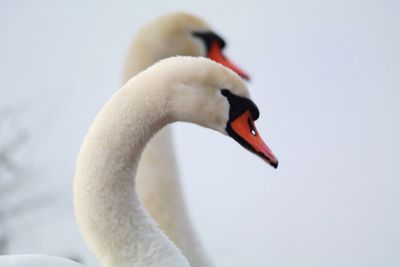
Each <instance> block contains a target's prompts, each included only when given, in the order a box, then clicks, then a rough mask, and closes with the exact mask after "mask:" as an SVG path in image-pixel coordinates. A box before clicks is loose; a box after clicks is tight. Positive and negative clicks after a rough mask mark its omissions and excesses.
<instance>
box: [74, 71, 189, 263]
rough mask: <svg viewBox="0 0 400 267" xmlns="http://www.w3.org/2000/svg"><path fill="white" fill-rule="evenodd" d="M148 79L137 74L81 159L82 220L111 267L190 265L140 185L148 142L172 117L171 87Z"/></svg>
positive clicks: (105, 113) (100, 119) (78, 197)
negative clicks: (143, 199)
mask: <svg viewBox="0 0 400 267" xmlns="http://www.w3.org/2000/svg"><path fill="white" fill-rule="evenodd" d="M145 76H146V75H145ZM148 78H149V77H147V76H146V77H143V75H138V76H136V77H135V78H134V79H133V80H135V82H133V80H131V81H130V82H128V83H127V84H126V85H125V86H124V87H123V88H122V89H120V90H119V91H118V92H117V93H116V94H115V95H114V96H113V97H112V98H111V100H110V101H109V102H108V103H107V104H106V105H105V106H104V107H103V109H102V111H101V112H100V113H99V115H98V116H97V117H96V119H95V122H94V123H93V125H92V127H91V128H90V130H89V132H88V134H87V136H86V138H85V140H84V143H83V145H82V147H81V151H80V154H79V157H78V160H77V166H76V174H75V179H74V202H75V203H74V204H75V212H76V216H77V220H78V223H79V226H80V228H81V231H82V234H83V236H84V237H85V239H86V242H87V243H88V245H89V247H90V248H91V249H92V250H93V251H94V252H95V254H96V256H97V257H98V259H99V260H100V262H101V263H102V264H103V265H104V266H105V267H125V266H130V267H133V266H154V267H155V266H160V267H161V266H164V267H166V266H171V267H178V266H189V264H188V263H187V260H186V259H185V258H184V257H183V256H182V254H181V253H180V251H179V250H178V249H177V248H176V247H175V245H173V244H172V242H171V241H170V240H169V239H168V238H167V237H166V236H165V235H164V234H163V233H162V232H161V231H160V230H159V229H158V228H157V227H156V226H155V224H154V222H153V221H152V219H151V218H150V217H149V216H148V214H147V213H146V212H145V211H144V209H143V207H142V205H141V204H140V202H139V200H138V196H137V193H136V190H135V179H134V178H133V177H135V175H136V169H137V165H138V161H139V158H140V155H141V153H142V151H143V148H144V146H145V144H146V143H147V141H148V140H149V139H150V138H151V136H152V135H153V134H155V133H156V132H157V131H158V130H159V129H160V128H162V127H163V126H164V125H166V124H167V123H169V122H171V121H172V118H171V117H170V115H169V105H168V103H167V102H166V101H167V99H168V96H166V95H165V94H166V93H167V92H166V90H160V88H157V86H153V87H148V86H147V84H146V82H145V81H146V80H149V79H148ZM164 86H165V85H164ZM150 91H152V92H150Z"/></svg>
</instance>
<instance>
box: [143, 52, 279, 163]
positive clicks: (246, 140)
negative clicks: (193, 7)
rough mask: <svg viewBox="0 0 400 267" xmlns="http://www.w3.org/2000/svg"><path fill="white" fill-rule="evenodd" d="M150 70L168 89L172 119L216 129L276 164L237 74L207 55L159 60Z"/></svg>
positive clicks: (248, 94)
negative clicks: (256, 125) (257, 126)
mask: <svg viewBox="0 0 400 267" xmlns="http://www.w3.org/2000/svg"><path fill="white" fill-rule="evenodd" d="M150 69H152V70H153V71H156V72H157V73H154V72H153V71H148V72H147V73H148V75H151V77H157V81H158V82H159V83H161V84H160V86H163V87H167V88H168V89H169V90H167V91H168V93H167V96H166V98H167V103H168V104H167V106H168V108H167V110H169V111H170V115H171V117H172V120H173V121H187V122H193V123H195V124H198V125H201V126H204V127H207V128H211V129H214V130H216V131H219V132H220V133H222V134H224V135H228V136H230V137H232V138H233V139H234V140H235V141H237V142H238V143H239V144H240V145H242V146H243V147H245V148H246V149H248V150H249V151H251V152H253V153H255V154H256V155H258V156H260V157H261V158H262V159H264V160H265V161H267V162H268V163H269V164H270V165H271V166H273V167H275V168H276V167H277V166H278V160H277V158H276V157H275V156H274V154H273V153H272V151H271V150H270V149H269V147H268V146H267V145H266V144H265V143H264V141H263V139H262V138H261V136H260V134H259V133H258V131H257V129H256V127H255V123H254V122H255V121H256V120H257V119H258V117H259V116H260V112H259V110H258V108H257V106H256V104H255V103H254V102H253V101H252V100H251V97H250V93H249V90H248V88H247V86H246V84H245V82H244V81H243V79H242V78H240V76H239V75H238V74H237V73H235V72H233V71H232V70H231V69H229V68H226V67H225V66H223V65H221V64H219V63H216V62H215V61H213V60H210V59H207V58H201V57H182V56H178V57H173V58H168V59H164V60H161V61H160V62H159V63H156V64H155V65H154V66H153V67H151V68H150ZM150 69H149V70H150ZM161 69H162V70H161ZM156 75H157V76H156ZM153 80H155V79H154V78H153ZM166 85H167V86H166Z"/></svg>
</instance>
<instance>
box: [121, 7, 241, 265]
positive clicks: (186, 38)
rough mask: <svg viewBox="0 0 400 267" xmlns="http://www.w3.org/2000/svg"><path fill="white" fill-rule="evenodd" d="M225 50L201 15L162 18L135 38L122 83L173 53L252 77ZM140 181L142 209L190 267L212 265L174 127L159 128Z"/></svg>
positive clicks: (144, 157) (143, 162)
mask: <svg viewBox="0 0 400 267" xmlns="http://www.w3.org/2000/svg"><path fill="white" fill-rule="evenodd" d="M224 46H225V41H224V40H223V39H222V38H221V37H220V36H219V35H218V34H216V33H215V32H214V31H213V30H212V29H211V28H210V27H209V26H208V25H207V24H206V22H204V21H203V20H202V19H200V18H199V17H197V16H194V15H192V14H188V13H184V12H178V13H172V14H167V15H164V16H161V17H159V18H157V19H155V20H153V21H151V22H149V23H148V24H146V25H145V26H143V27H142V28H141V29H140V30H139V31H138V33H137V34H136V36H135V38H134V41H133V43H132V45H131V47H130V49H129V52H128V55H127V59H126V63H125V67H124V73H123V82H124V83H126V82H127V81H128V80H129V79H130V78H131V77H133V76H134V75H135V74H137V73H138V72H139V71H142V70H144V69H145V68H147V67H149V66H150V65H152V64H154V63H156V62H157V61H159V60H161V59H163V58H167V57H169V56H175V55H189V56H205V57H209V58H211V59H213V60H215V61H217V62H219V63H221V64H223V65H225V66H226V67H228V68H230V69H232V70H234V71H235V72H236V73H238V74H239V75H240V76H241V77H242V78H244V79H249V76H248V75H247V74H246V73H245V72H244V71H243V70H241V69H240V68H239V67H237V66H236V65H235V64H233V63H232V62H231V61H230V60H229V59H228V58H227V57H225V56H224V55H223V54H222V50H223V48H224ZM136 180H137V191H138V193H139V198H140V200H141V201H142V203H143V205H144V207H145V208H146V209H147V210H148V211H149V213H150V215H151V217H152V218H153V219H154V220H155V221H156V222H157V224H158V225H159V227H160V228H161V229H162V230H163V231H164V232H165V233H166V234H167V236H168V237H169V238H170V239H171V240H172V241H173V242H174V243H175V245H176V246H177V247H178V248H179V249H181V250H182V253H183V254H184V255H185V257H187V258H188V260H189V262H190V264H191V265H192V266H193V267H204V266H212V264H211V262H210V260H209V258H208V256H207V255H206V253H205V252H204V251H203V248H202V246H201V243H200V241H199V239H198V237H197V234H196V232H195V230H194V228H193V226H192V223H191V220H190V217H189V214H188V212H187V209H186V206H185V201H184V196H183V194H182V190H181V184H180V179H179V173H178V168H177V163H176V157H175V153H174V149H173V142H172V131H171V128H170V127H168V126H167V127H165V128H163V129H162V130H160V131H159V132H158V133H157V134H156V135H155V136H154V137H153V138H152V139H151V140H150V142H149V143H148V144H147V145H146V147H145V149H144V152H143V154H142V157H141V160H140V164H139V167H138V171H137V178H136Z"/></svg>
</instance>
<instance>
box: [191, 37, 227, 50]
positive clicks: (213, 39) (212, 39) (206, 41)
mask: <svg viewBox="0 0 400 267" xmlns="http://www.w3.org/2000/svg"><path fill="white" fill-rule="evenodd" d="M192 34H193V36H195V37H197V38H200V39H201V40H202V41H203V42H204V44H205V46H206V49H207V51H209V50H210V48H211V45H212V43H214V42H218V43H219V45H220V47H221V49H222V48H224V47H225V45H226V43H225V41H224V39H222V38H221V37H220V36H219V35H217V34H215V33H213V32H193V33H192Z"/></svg>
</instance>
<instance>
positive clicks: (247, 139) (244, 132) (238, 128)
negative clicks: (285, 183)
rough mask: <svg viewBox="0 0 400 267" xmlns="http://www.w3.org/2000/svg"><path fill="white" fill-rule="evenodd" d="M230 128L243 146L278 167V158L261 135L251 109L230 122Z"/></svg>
mask: <svg viewBox="0 0 400 267" xmlns="http://www.w3.org/2000/svg"><path fill="white" fill-rule="evenodd" d="M230 128H231V129H232V131H233V133H234V134H233V136H232V137H233V138H234V139H235V140H236V141H238V142H239V143H240V144H241V145H242V146H244V147H245V148H247V149H248V150H250V151H251V152H253V153H255V154H257V155H258V156H260V157H261V158H262V159H264V160H265V161H266V162H267V163H268V164H270V165H271V166H272V167H274V168H275V169H276V168H277V167H278V159H277V158H276V157H275V156H274V154H273V153H272V151H271V149H270V148H269V147H268V146H267V145H266V144H265V143H264V141H263V140H262V138H261V136H260V135H259V133H258V131H257V129H256V127H255V125H254V120H253V118H252V116H251V113H250V111H246V112H244V113H243V114H242V115H240V116H239V117H237V118H236V119H234V120H233V121H232V122H231V123H230Z"/></svg>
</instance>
